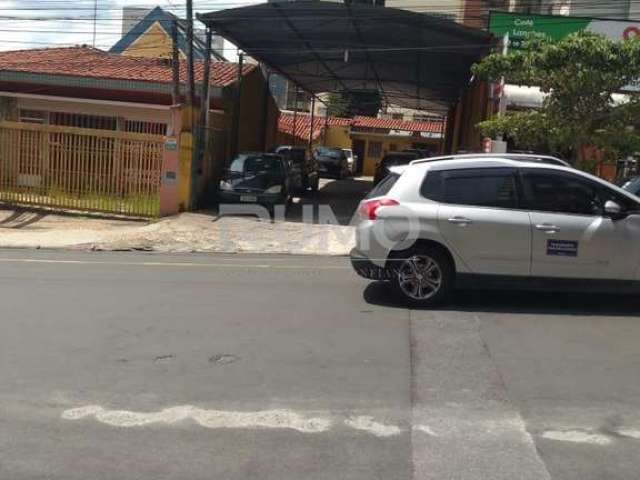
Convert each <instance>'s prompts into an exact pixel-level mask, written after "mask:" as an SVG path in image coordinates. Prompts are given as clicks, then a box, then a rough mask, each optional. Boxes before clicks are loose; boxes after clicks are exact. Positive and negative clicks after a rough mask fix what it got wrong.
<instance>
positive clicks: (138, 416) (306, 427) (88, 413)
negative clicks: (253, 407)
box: [61, 405, 402, 437]
mask: <svg viewBox="0 0 640 480" xmlns="http://www.w3.org/2000/svg"><path fill="white" fill-rule="evenodd" d="M61 417H62V418H63V419H64V420H82V419H85V418H93V419H95V420H96V421H98V422H100V423H104V424H106V425H110V426H112V427H119V428H134V427H144V426H146V425H150V424H158V423H164V424H167V425H173V424H175V423H178V422H182V421H185V420H193V421H195V422H196V423H197V424H198V425H200V426H202V427H204V428H213V429H219V428H266V429H290V430H296V431H298V432H301V433H322V432H326V431H328V430H329V429H331V428H332V427H333V426H334V424H335V422H334V421H333V420H332V419H331V418H328V417H307V416H304V415H302V414H300V413H297V412H295V411H293V410H285V409H280V410H262V411H256V412H235V411H224V410H207V409H203V408H197V407H194V406H192V405H181V406H176V407H170V408H165V409H163V410H160V411H157V412H133V411H130V410H108V409H106V408H104V407H101V406H100V405H88V406H85V407H79V408H71V409H69V410H65V411H64V412H62V415H61ZM344 424H345V425H346V426H347V427H351V428H353V429H355V430H361V431H365V432H367V433H370V434H372V435H375V436H377V437H391V436H394V435H399V434H400V433H402V429H401V428H400V427H398V426H396V425H389V424H383V423H380V422H376V421H375V420H374V419H373V417H371V416H357V417H349V418H347V419H345V420H344Z"/></svg>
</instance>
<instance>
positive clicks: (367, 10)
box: [198, 0, 491, 110]
mask: <svg viewBox="0 0 640 480" xmlns="http://www.w3.org/2000/svg"><path fill="white" fill-rule="evenodd" d="M198 18H199V19H200V21H202V22H203V23H205V24H207V25H208V26H209V27H211V28H212V29H213V30H214V31H215V32H216V33H218V34H220V35H222V36H223V37H225V38H227V39H228V40H229V41H231V42H233V43H234V44H236V45H237V46H238V47H240V48H241V49H242V50H244V51H246V52H247V53H248V54H249V55H251V56H252V57H254V58H255V59H256V60H259V61H260V62H262V63H264V64H266V65H267V66H269V67H270V68H272V69H273V70H275V71H277V72H279V73H281V74H282V75H284V76H285V77H287V78H288V79H290V80H291V81H293V82H294V83H296V84H298V85H299V86H300V87H301V88H302V89H304V90H306V91H308V92H311V93H321V92H335V91H341V90H349V91H367V90H378V91H380V92H381V94H382V95H383V98H384V100H385V101H386V102H388V103H390V104H395V105H400V106H405V107H409V108H417V109H424V110H445V109H447V108H448V107H449V106H450V105H451V104H452V103H453V102H454V101H455V100H457V99H458V97H459V94H460V89H461V88H463V87H464V86H466V85H467V84H468V82H469V80H470V78H471V73H470V71H469V68H470V67H471V65H472V64H473V63H474V62H476V61H477V60H478V59H479V58H481V57H482V56H483V55H485V54H486V53H487V52H488V51H489V49H490V48H491V40H490V38H491V37H490V35H489V34H488V33H486V32H483V31H480V30H475V29H470V28H467V27H464V26H462V25H459V24H457V23H455V22H452V21H449V20H446V19H442V18H438V17H435V16H431V15H427V14H422V13H415V12H410V11H406V10H399V9H395V8H385V7H376V6H372V5H368V4H360V3H352V4H344V3H334V2H322V1H315V0H303V1H295V2H275V3H265V4H259V5H253V6H248V7H242V8H235V9H230V10H221V11H217V12H212V13H207V14H202V15H198Z"/></svg>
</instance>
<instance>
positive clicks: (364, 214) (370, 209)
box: [358, 198, 400, 220]
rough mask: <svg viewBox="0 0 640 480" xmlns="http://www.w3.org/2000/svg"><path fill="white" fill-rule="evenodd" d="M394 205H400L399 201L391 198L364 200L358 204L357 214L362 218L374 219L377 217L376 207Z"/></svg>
mask: <svg viewBox="0 0 640 480" xmlns="http://www.w3.org/2000/svg"><path fill="white" fill-rule="evenodd" d="M395 205H400V203H398V202H397V201H396V200H394V199H392V198H376V199H374V200H365V201H364V202H362V203H361V204H360V208H359V209H358V214H359V215H360V218H362V219H363V220H376V219H377V218H378V209H379V208H380V207H393V206H395Z"/></svg>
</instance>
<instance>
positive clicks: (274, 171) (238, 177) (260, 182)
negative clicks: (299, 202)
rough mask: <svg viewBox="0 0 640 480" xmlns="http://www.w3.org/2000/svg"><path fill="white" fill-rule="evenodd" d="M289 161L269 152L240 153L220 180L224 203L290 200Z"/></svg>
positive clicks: (276, 202)
mask: <svg viewBox="0 0 640 480" xmlns="http://www.w3.org/2000/svg"><path fill="white" fill-rule="evenodd" d="M289 192H290V186H289V170H288V165H287V161H286V160H285V159H284V158H282V157H281V156H280V155H275V154H270V153H241V154H240V155H238V156H237V157H236V158H235V159H233V161H232V162H231V165H230V166H229V168H228V169H227V170H226V171H225V173H224V175H223V178H222V180H220V189H219V194H218V195H219V200H220V202H222V203H256V204H260V205H265V206H267V207H273V206H274V205H277V204H285V205H286V204H287V203H288V202H289V198H290V196H289Z"/></svg>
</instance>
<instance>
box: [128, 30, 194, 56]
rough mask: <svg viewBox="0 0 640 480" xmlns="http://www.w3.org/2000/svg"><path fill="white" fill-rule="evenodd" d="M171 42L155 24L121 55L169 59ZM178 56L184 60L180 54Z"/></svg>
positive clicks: (169, 37)
mask: <svg viewBox="0 0 640 480" xmlns="http://www.w3.org/2000/svg"><path fill="white" fill-rule="evenodd" d="M172 51H173V41H172V39H171V36H170V35H168V34H167V32H165V31H164V28H162V27H161V26H160V24H159V23H158V22H155V23H154V24H153V25H151V26H150V27H149V29H148V30H147V31H146V32H145V33H144V34H142V35H140V37H139V38H138V39H137V40H136V41H135V42H133V43H132V44H131V45H129V48H127V49H126V50H125V51H124V52H122V55H125V56H128V57H153V58H171V56H172ZM180 56H181V57H182V58H184V55H182V52H180Z"/></svg>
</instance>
